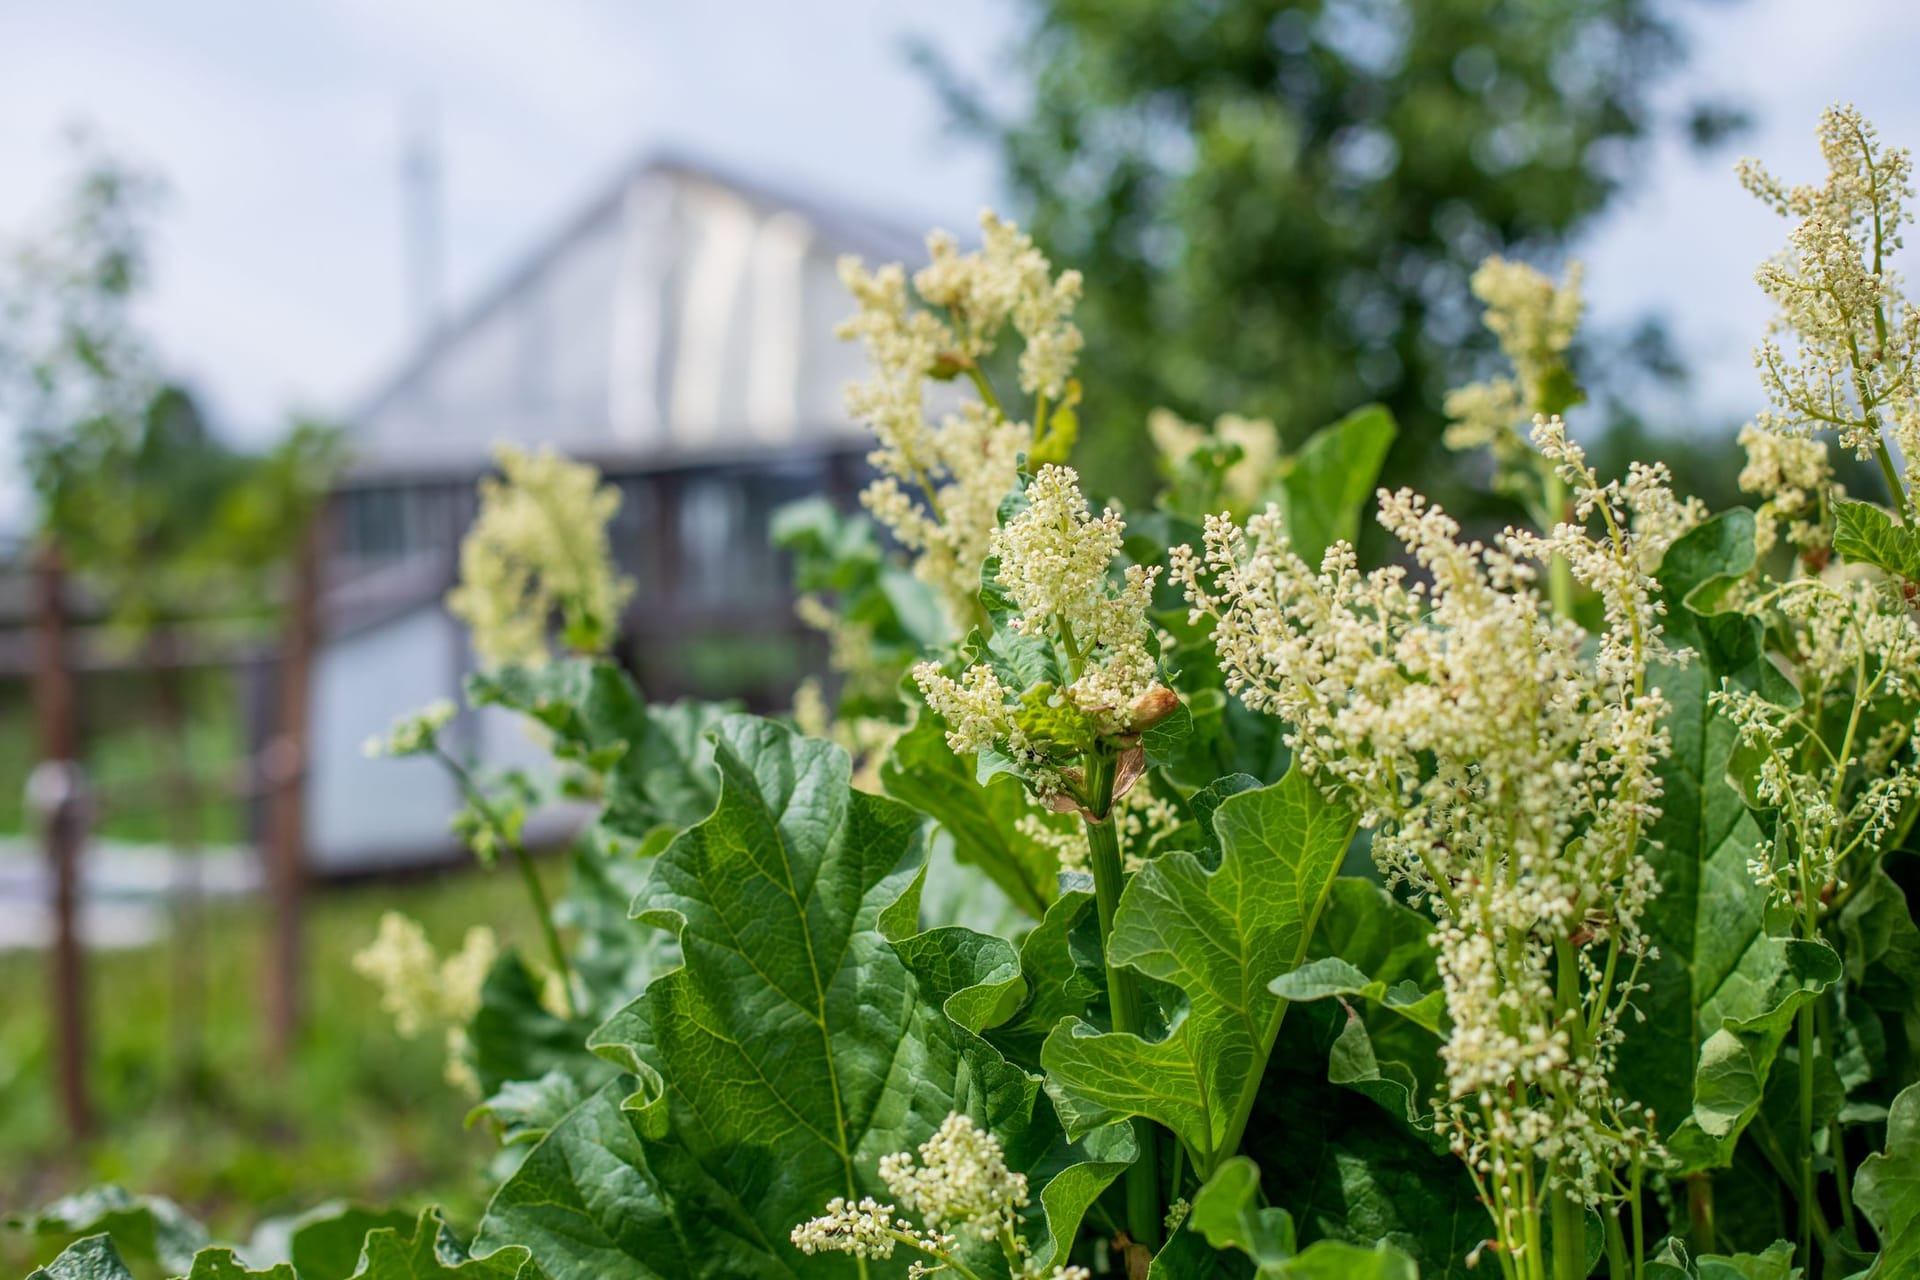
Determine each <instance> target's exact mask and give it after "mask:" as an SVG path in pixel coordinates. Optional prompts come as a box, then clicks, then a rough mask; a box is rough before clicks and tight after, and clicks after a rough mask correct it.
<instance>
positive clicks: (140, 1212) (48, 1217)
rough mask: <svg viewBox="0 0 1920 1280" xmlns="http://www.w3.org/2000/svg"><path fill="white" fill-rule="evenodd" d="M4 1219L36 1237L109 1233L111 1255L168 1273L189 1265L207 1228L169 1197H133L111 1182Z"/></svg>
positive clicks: (203, 1241)
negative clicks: (158, 1268)
mask: <svg viewBox="0 0 1920 1280" xmlns="http://www.w3.org/2000/svg"><path fill="white" fill-rule="evenodd" d="M9 1221H10V1222H11V1225H13V1226H14V1227H17V1228H18V1229H20V1230H22V1231H26V1232H30V1233H31V1234H33V1235H36V1236H42V1237H52V1238H60V1237H69V1238H70V1237H74V1236H89V1237H94V1236H110V1237H112V1240H113V1245H114V1248H115V1250H117V1252H116V1253H115V1257H116V1258H118V1257H121V1256H124V1257H129V1258H134V1259H136V1260H140V1261H151V1262H156V1263H158V1264H159V1265H160V1266H161V1267H163V1268H165V1269H166V1270H167V1271H168V1272H170V1273H171V1274H174V1275H180V1274H183V1273H185V1272H186V1271H187V1270H188V1269H189V1268H190V1267H192V1265H193V1255H194V1254H196V1253H198V1252H199V1251H200V1250H201V1249H203V1248H205V1247H206V1246H207V1244H208V1243H209V1241H208V1236H207V1229H206V1228H205V1227H203V1226H201V1225H200V1223H199V1222H198V1221H196V1220H195V1219H194V1218H193V1217H192V1216H191V1215H189V1214H188V1213H187V1211H186V1210H185V1209H182V1208H181V1207H180V1206H179V1205H177V1204H175V1203H174V1202H173V1201H171V1200H168V1199H167V1198H165V1197H164V1196H136V1195H133V1194H131V1193H129V1192H128V1191H126V1190H125V1189H124V1188H122V1187H117V1186H112V1185H106V1186H99V1187H92V1188H89V1189H88V1190H86V1191H81V1192H77V1193H76V1194H74V1195H70V1196H64V1197H62V1198H61V1199H59V1200H56V1201H54V1202H53V1203H52V1204H49V1205H46V1206H45V1207H43V1208H41V1209H40V1210H39V1211H38V1212H35V1213H31V1214H25V1215H21V1216H18V1217H15V1218H12V1219H10V1220H9ZM99 1252H100V1251H99V1250H97V1249H96V1250H93V1251H92V1252H91V1253H90V1254H89V1255H88V1256H94V1255H95V1254H99Z"/></svg>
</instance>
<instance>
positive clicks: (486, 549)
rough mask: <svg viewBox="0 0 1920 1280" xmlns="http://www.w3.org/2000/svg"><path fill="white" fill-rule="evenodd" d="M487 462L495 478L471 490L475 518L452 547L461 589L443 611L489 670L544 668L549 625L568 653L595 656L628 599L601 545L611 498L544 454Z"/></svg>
mask: <svg viewBox="0 0 1920 1280" xmlns="http://www.w3.org/2000/svg"><path fill="white" fill-rule="evenodd" d="M494 456H495V458H496V459H497V460H498V461H499V464H500V471H501V476H500V477H499V478H495V477H492V476H489V477H486V478H485V479H483V480H481V482H480V513H479V515H478V516H477V517H476V518H475V520H474V522H473V527H472V528H471V529H469V530H468V531H467V536H466V538H465V539H464V540H463V541H462V542H461V544H460V584H459V585H458V586H457V587H455V588H454V589H453V590H452V591H451V592H449V593H448V595H447V609H448V611H449V612H451V613H452V614H453V615H454V616H455V617H457V618H460V619H461V620H462V621H464V622H465V623H466V624H467V627H468V630H469V631H470V632H471V634H472V638H473V647H474V651H475V652H476V653H478V654H479V656H480V660H481V662H483V663H484V664H486V665H488V666H504V665H507V664H510V663H526V664H539V663H543V662H546V661H547V660H548V658H549V656H550V655H549V653H548V648H547V638H548V630H549V628H550V627H551V626H552V623H553V620H554V618H555V617H556V615H557V616H558V617H559V619H560V622H561V628H562V630H561V639H562V643H563V644H564V645H565V646H566V647H567V648H568V649H570V650H573V651H574V652H576V653H604V652H605V651H606V650H607V649H608V648H609V647H610V646H611V645H612V643H613V641H614V638H615V636H616V635H617V633H618V631H619V625H620V610H621V608H622V606H624V605H625V604H626V602H627V598H628V597H629V596H631V595H632V594H633V583H632V582H630V581H628V580H627V579H625V578H623V577H621V576H620V574H619V573H618V572H617V570H616V569H615V568H614V564H613V554H612V550H611V547H610V546H609V543H608V540H607V522H608V521H609V520H611V519H612V518H613V515H614V512H616V511H617V510H619V508H620V492H619V490H617V489H615V488H613V487H612V486H611V485H603V484H601V482H600V473H599V472H598V471H596V470H594V469H593V468H592V467H590V466H588V465H586V464H585V463H577V462H570V461H568V460H567V459H565V458H563V457H560V456H559V455H558V454H556V453H554V452H553V451H552V450H551V449H542V450H541V451H540V452H538V453H532V454H530V453H527V452H525V451H523V450H521V449H518V448H515V447H514V446H512V445H504V444H503V445H501V446H500V447H499V448H498V449H497V450H496V451H495V454H494Z"/></svg>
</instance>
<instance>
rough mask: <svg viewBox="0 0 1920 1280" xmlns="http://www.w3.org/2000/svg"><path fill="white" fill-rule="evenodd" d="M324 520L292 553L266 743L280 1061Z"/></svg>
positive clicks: (292, 979) (294, 950)
mask: <svg viewBox="0 0 1920 1280" xmlns="http://www.w3.org/2000/svg"><path fill="white" fill-rule="evenodd" d="M325 521H326V509H325V507H324V506H323V507H322V508H321V509H320V510H319V511H317V512H315V513H314V516H313V519H312V520H311V521H310V522H309V524H308V526H307V528H306V530H305V531H304V532H303V533H302V534H301V537H300V545H299V547H298V548H297V550H296V551H295V553H294V560H293V573H292V580H291V582H290V584H289V590H290V595H289V598H288V602H287V614H286V629H285V633H284V638H283V639H282V642H281V649H280V663H279V677H280V678H279V682H278V686H279V687H278V690H277V699H276V701H277V707H278V713H277V715H276V723H275V731H274V734H273V737H272V739H271V741H270V742H269V743H268V745H267V753H266V761H265V764H266V775H267V782H268V784H269V785H270V786H271V788H272V790H271V792H270V794H269V800H268V814H267V823H266V827H267V830H266V837H267V841H266V878H267V893H268V897H269V899H270V901H271V904H272V912H273V938H272V942H271V944H270V945H271V955H270V958H269V962H268V964H267V969H266V980H267V989H266V1005H267V1057H268V1060H269V1061H270V1062H272V1063H273V1064H275V1065H276V1066H278V1065H281V1064H284V1063H285V1062H286V1061H287V1059H288V1057H289V1056H290V1055H291V1053H292V1052H293V1046H294V1043H295V1041H296V1040H297V1039H298V1037H299V1034H300V1022H301V1017H302V1013H303V1000H302V985H303V983H302V967H301V966H302V956H303V941H304V939H303V929H304V919H303V917H304V903H303V899H304V898H305V895H306V881H307V865H306V864H307V858H306V853H307V851H306V825H307V806H306V791H307V776H308V775H307V756H308V738H309V736H310V735H309V727H308V726H309V719H310V716H309V705H308V704H309V700H310V697H311V684H312V674H313V650H314V646H315V645H316V644H317V643H318V640H319V622H320V620H319V598H320V544H321V538H322V530H323V527H324V525H325Z"/></svg>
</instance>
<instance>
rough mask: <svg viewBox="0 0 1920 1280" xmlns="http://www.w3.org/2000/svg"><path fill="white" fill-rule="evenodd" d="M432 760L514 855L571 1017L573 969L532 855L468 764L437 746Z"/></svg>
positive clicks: (572, 1008) (572, 1007)
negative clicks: (436, 761) (494, 804)
mask: <svg viewBox="0 0 1920 1280" xmlns="http://www.w3.org/2000/svg"><path fill="white" fill-rule="evenodd" d="M433 757H434V759H436V760H438V761H439V762H440V763H441V764H442V765H443V766H444V767H445V768H446V770H447V772H448V773H450V774H452V775H453V780H454V783H455V785H457V786H458V787H459V788H460V792H461V794H462V795H464V796H465V797H466V798H467V803H468V804H470V805H472V806H473V810H474V812H475V813H477V814H479V815H480V816H481V818H482V819H483V820H484V821H485V822H486V824H487V825H488V826H489V827H491V828H493V833H494V836H495V837H496V838H497V839H498V840H499V842H500V843H501V844H503V845H505V846H506V847H507V848H508V849H509V850H510V851H511V852H512V853H513V860H514V863H515V864H516V865H517V866H518V867H519V868H520V879H521V882H522V883H523V884H525V885H526V888H527V898H528V900H529V901H530V902H532V904H533V914H534V916H535V917H536V918H538V920H539V921H540V936H541V938H542V939H544V940H545V942H546V944H547V959H548V961H549V962H550V963H551V964H552V965H553V971H554V973H556V974H558V975H559V977H560V986H561V989H562V991H563V993H564V995H565V997H566V1007H567V1013H568V1016H572V1014H573V1011H574V1003H573V999H574V997H573V966H572V965H571V964H569V963H568V962H567V949H566V948H565V947H563V946H561V945H560V931H559V930H558V929H556V928H555V927H554V924H553V904H552V902H551V901H549V900H548V898H547V889H546V886H545V885H543V884H541V883H540V872H539V870H538V868H536V867H535V866H534V865H533V857H532V855H530V854H529V853H528V852H527V850H526V846H524V845H522V844H521V843H520V840H519V838H518V837H517V836H515V835H514V834H513V832H512V828H511V827H510V826H509V825H508V824H507V822H506V821H505V820H504V819H503V818H501V817H500V815H499V814H498V813H496V812H495V811H494V807H493V802H492V801H491V800H489V799H488V798H487V793H486V792H485V791H483V790H481V788H480V784H479V783H478V782H476V781H475V780H474V777H473V774H472V773H470V772H469V771H468V770H467V768H466V766H465V765H462V764H461V763H460V762H459V761H458V760H456V759H454V758H453V756H451V755H450V754H448V753H447V752H446V751H444V750H442V749H441V748H440V747H439V746H437V745H436V746H435V747H434V748H433Z"/></svg>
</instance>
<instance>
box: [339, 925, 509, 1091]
mask: <svg viewBox="0 0 1920 1280" xmlns="http://www.w3.org/2000/svg"><path fill="white" fill-rule="evenodd" d="M499 954H500V947H499V944H498V943H497V942H496V941H495V940H494V936H493V930H491V929H489V928H486V927H485V926H484V925H475V926H474V927H473V928H471V929H468V930H467V935H466V938H465V939H464V940H463V941H462V943H461V946H460V950H458V951H456V952H454V953H453V954H452V955H450V956H448V957H446V959H445V960H442V959H441V958H440V956H439V955H438V954H437V953H436V952H435V951H434V949H433V944H432V943H431V942H429V941H427V935H426V930H424V929H422V928H421V927H420V922H419V921H417V920H414V919H412V918H410V917H408V916H405V915H402V914H401V913H400V912H398V911H389V912H387V913H385V914H384V915H382V916H381V917H380V931H379V933H378V934H377V935H375V937H374V940H373V941H372V942H370V943H368V944H367V945H366V946H365V947H363V948H362V949H361V950H360V951H359V952H358V953H357V954H355V956H354V957H353V968H354V972H356V973H358V974H360V976H361V977H363V978H366V979H367V980H368V981H370V982H372V983H373V984H374V985H375V986H377V987H379V988H380V1007H381V1008H382V1009H384V1010H386V1012H387V1013H388V1014H390V1015H392V1017H393V1026H394V1030H395V1031H397V1032H399V1034H400V1035H401V1036H402V1037H403V1038H404V1039H408V1040H411V1039H413V1038H414V1037H415V1036H418V1035H419V1034H420V1033H421V1032H422V1031H425V1030H427V1029H429V1028H436V1027H437V1028H439V1029H440V1030H441V1031H442V1032H443V1033H444V1034H445V1036H446V1041H447V1079H448V1081H449V1082H450V1083H453V1084H455V1085H458V1086H461V1087H463V1088H465V1089H467V1090H468V1091H469V1092H471V1091H473V1090H474V1089H475V1088H476V1087H477V1081H475V1080H474V1078H473V1071H472V1068H471V1067H470V1066H469V1065H468V1063H467V1050H468V1043H467V1031H466V1028H467V1024H468V1023H469V1022H471V1021H472V1020H473V1016H474V1014H476V1013H478V1012H479V1011H480V990H481V987H482V986H484V985H485V983H486V980H487V974H488V973H490V972H491V971H492V969H493V964H494V961H495V960H496V959H497V958H498V957H499Z"/></svg>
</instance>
